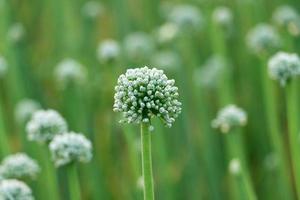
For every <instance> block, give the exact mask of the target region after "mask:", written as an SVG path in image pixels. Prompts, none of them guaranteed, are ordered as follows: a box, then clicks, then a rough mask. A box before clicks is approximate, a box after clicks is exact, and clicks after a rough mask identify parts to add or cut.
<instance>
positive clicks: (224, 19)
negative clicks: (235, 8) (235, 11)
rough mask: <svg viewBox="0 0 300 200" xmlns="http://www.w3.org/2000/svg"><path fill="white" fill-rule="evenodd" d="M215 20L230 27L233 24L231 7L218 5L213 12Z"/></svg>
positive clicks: (222, 25)
mask: <svg viewBox="0 0 300 200" xmlns="http://www.w3.org/2000/svg"><path fill="white" fill-rule="evenodd" d="M212 18H213V21H214V22H215V23H217V24H218V25H220V26H221V27H224V28H228V27H230V26H231V25H232V21H233V16H232V12H231V10H230V9H229V8H227V7H224V6H221V7H217V8H216V9H215V10H214V11H213V14H212Z"/></svg>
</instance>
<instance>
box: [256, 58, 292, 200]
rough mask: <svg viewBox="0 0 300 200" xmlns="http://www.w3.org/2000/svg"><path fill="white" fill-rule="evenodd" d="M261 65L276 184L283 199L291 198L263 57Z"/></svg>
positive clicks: (273, 101) (286, 162)
mask: <svg viewBox="0 0 300 200" xmlns="http://www.w3.org/2000/svg"><path fill="white" fill-rule="evenodd" d="M261 63H262V65H261V66H259V67H260V73H261V79H262V80H261V82H262V89H263V100H264V108H265V113H266V120H267V128H268V132H269V135H270V140H271V145H272V148H273V151H274V152H275V153H276V155H277V156H278V158H279V159H278V169H277V170H278V173H277V174H278V178H277V182H278V183H277V186H278V190H277V191H278V192H279V193H280V195H281V197H282V198H283V199H292V191H291V188H292V186H291V182H290V180H289V179H290V178H289V177H290V174H289V173H288V172H289V164H288V160H287V159H286V158H287V152H285V149H284V143H283V138H282V137H281V135H280V125H279V119H278V115H277V113H278V111H277V107H276V105H277V102H276V99H277V98H276V96H274V93H275V91H274V87H273V85H272V82H271V80H270V79H269V77H268V72H267V67H266V63H267V62H266V59H265V58H263V59H262V61H261Z"/></svg>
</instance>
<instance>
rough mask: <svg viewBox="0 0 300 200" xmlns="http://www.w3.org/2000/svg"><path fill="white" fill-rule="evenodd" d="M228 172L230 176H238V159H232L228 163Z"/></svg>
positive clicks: (239, 164) (239, 169)
mask: <svg viewBox="0 0 300 200" xmlns="http://www.w3.org/2000/svg"><path fill="white" fill-rule="evenodd" d="M229 172H230V173H231V174H232V175H239V174H240V173H241V163H240V160H239V159H238V158H233V159H232V160H231V161H230V163H229Z"/></svg>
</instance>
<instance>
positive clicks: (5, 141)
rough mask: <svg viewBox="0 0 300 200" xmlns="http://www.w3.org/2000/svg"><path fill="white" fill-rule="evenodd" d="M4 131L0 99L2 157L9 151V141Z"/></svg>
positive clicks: (0, 149) (0, 153) (0, 144)
mask: <svg viewBox="0 0 300 200" xmlns="http://www.w3.org/2000/svg"><path fill="white" fill-rule="evenodd" d="M5 131H6V130H5V124H4V116H3V110H2V103H1V99H0V155H1V156H3V157H4V156H6V155H8V154H9V152H10V147H9V141H8V138H7V135H6V132H5Z"/></svg>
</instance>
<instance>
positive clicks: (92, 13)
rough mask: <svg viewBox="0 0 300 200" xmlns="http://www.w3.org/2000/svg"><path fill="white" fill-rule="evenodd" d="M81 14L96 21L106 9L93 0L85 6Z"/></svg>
mask: <svg viewBox="0 0 300 200" xmlns="http://www.w3.org/2000/svg"><path fill="white" fill-rule="evenodd" d="M81 12H82V15H83V16H84V17H86V18H88V19H96V18H97V17H98V16H99V15H101V14H102V13H103V12H104V8H103V6H102V4H100V3H99V2H98V1H94V0H91V1H87V2H86V3H85V4H84V5H83V7H82V9H81Z"/></svg>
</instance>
